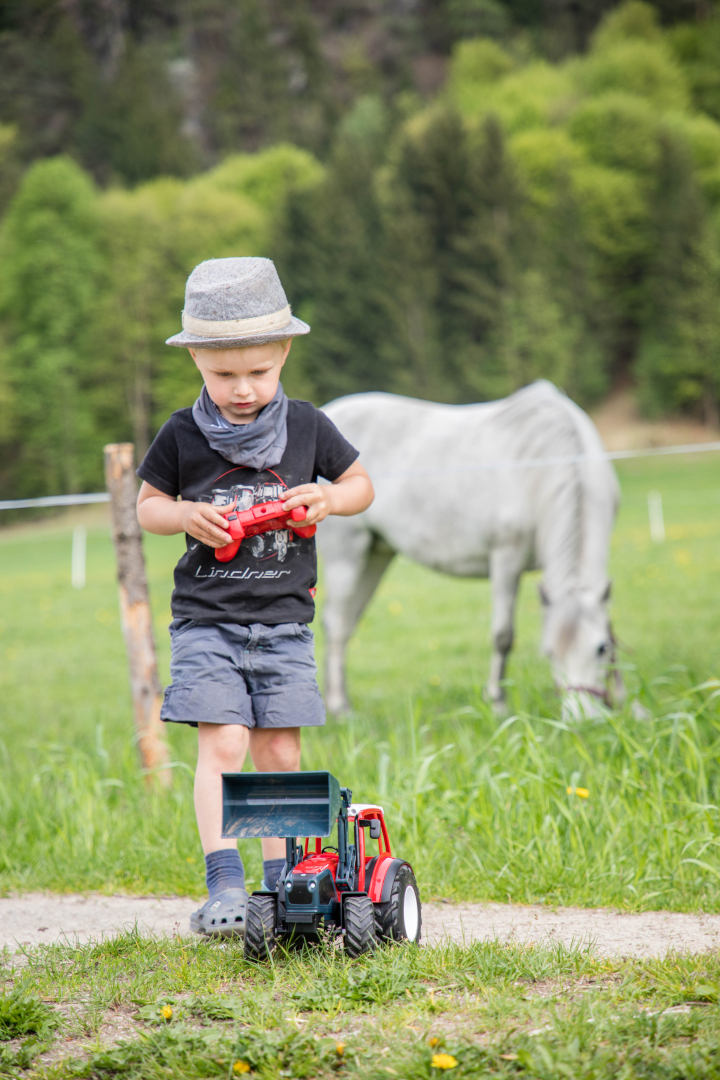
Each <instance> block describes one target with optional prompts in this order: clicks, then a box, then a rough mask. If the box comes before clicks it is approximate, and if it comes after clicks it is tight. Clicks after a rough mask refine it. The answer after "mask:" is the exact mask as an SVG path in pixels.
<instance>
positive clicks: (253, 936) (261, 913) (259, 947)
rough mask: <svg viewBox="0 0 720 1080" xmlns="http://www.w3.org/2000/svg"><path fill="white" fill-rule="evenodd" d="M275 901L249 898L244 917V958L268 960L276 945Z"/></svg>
mask: <svg viewBox="0 0 720 1080" xmlns="http://www.w3.org/2000/svg"><path fill="white" fill-rule="evenodd" d="M276 925H277V900H276V899H275V897H274V896H251V897H250V899H249V900H248V905H247V915H246V917H245V956H246V957H247V958H248V960H269V959H270V957H271V956H272V954H273V952H274V951H275V948H276V946H277V943H278V938H277V934H276V932H275V927H276Z"/></svg>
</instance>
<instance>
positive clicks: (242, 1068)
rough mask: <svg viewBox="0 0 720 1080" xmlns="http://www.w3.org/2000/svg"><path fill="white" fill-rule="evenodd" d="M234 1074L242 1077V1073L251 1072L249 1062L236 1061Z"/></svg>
mask: <svg viewBox="0 0 720 1080" xmlns="http://www.w3.org/2000/svg"><path fill="white" fill-rule="evenodd" d="M233 1072H234V1073H238V1075H240V1074H241V1073H246V1072H250V1066H249V1065H248V1063H247V1061H236V1062H235V1064H234V1065H233Z"/></svg>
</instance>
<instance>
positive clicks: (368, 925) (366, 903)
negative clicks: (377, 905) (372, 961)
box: [245, 896, 377, 957]
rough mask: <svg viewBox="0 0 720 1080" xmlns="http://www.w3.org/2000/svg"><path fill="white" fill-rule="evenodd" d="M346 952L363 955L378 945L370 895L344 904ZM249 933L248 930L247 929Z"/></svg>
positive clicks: (353, 897) (349, 898)
mask: <svg viewBox="0 0 720 1080" xmlns="http://www.w3.org/2000/svg"><path fill="white" fill-rule="evenodd" d="M343 916H344V918H343V923H344V927H343V929H344V930H345V952H346V953H347V954H348V956H353V957H355V956H362V954H363V953H366V952H372V951H373V949H374V948H375V947H376V946H377V938H376V937H375V911H374V905H373V902H372V900H371V899H370V897H369V896H348V898H347V900H345V902H344V904H343ZM245 933H246V935H247V931H245Z"/></svg>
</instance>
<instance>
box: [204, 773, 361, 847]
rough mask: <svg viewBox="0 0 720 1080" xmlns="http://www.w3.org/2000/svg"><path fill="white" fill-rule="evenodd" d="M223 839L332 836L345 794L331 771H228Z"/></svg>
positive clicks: (225, 789)
mask: <svg viewBox="0 0 720 1080" xmlns="http://www.w3.org/2000/svg"><path fill="white" fill-rule="evenodd" d="M222 782H223V831H222V834H223V837H226V838H229V837H238V838H239V839H248V838H250V837H254V836H285V837H288V836H290V837H295V836H329V835H330V833H331V832H332V830H333V827H334V825H335V819H336V818H337V816H338V814H339V812H340V808H341V806H342V802H343V797H342V794H341V791H340V785H339V784H338V782H337V780H336V779H335V777H334V776H331V774H330V773H329V772H295V773H293V772H286V773H223V778H222Z"/></svg>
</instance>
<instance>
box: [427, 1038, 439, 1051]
mask: <svg viewBox="0 0 720 1080" xmlns="http://www.w3.org/2000/svg"><path fill="white" fill-rule="evenodd" d="M428 1042H429V1043H430V1045H431V1046H432V1048H433V1050H434V1049H435V1047H436V1046H439V1045H440V1040H439V1039H438V1037H437V1035H433V1037H432V1038H431V1039H428Z"/></svg>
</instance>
